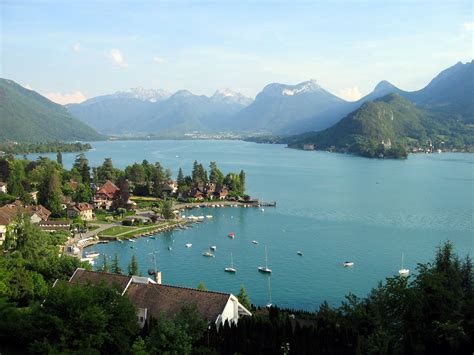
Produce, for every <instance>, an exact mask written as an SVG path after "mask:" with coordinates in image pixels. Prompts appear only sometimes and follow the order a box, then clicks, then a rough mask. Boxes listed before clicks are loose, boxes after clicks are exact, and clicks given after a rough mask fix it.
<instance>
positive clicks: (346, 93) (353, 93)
mask: <svg viewBox="0 0 474 355" xmlns="http://www.w3.org/2000/svg"><path fill="white" fill-rule="evenodd" d="M339 96H340V97H342V98H343V99H345V100H348V101H356V100H359V99H360V98H361V97H362V94H361V93H360V91H359V88H358V87H357V86H354V87H352V88H346V89H342V90H339Z"/></svg>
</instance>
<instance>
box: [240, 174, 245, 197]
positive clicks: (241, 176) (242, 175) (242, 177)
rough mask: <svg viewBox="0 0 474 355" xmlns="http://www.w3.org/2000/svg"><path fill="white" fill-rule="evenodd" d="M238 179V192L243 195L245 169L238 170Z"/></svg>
mask: <svg viewBox="0 0 474 355" xmlns="http://www.w3.org/2000/svg"><path fill="white" fill-rule="evenodd" d="M239 181H240V194H241V195H243V194H244V193H245V171H243V170H240V174H239Z"/></svg>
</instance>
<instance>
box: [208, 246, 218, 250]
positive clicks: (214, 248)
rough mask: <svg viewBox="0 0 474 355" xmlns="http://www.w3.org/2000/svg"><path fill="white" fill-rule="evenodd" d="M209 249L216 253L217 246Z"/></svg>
mask: <svg viewBox="0 0 474 355" xmlns="http://www.w3.org/2000/svg"><path fill="white" fill-rule="evenodd" d="M209 249H211V250H212V251H216V250H217V247H216V246H215V245H211V247H210V248H209Z"/></svg>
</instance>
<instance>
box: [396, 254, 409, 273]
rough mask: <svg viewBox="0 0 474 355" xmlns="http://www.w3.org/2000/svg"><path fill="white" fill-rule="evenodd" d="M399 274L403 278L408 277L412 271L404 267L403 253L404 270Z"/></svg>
mask: <svg viewBox="0 0 474 355" xmlns="http://www.w3.org/2000/svg"><path fill="white" fill-rule="evenodd" d="M398 274H399V275H400V276H403V277H407V276H408V275H410V269H405V268H404V267H403V253H402V268H401V269H400V270H398Z"/></svg>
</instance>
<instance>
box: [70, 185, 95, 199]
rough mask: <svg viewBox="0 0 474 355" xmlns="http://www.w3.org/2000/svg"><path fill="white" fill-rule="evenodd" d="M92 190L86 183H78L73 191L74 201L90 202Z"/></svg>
mask: <svg viewBox="0 0 474 355" xmlns="http://www.w3.org/2000/svg"><path fill="white" fill-rule="evenodd" d="M91 200H92V190H91V188H90V186H89V185H88V184H79V185H78V186H77V189H76V191H75V193H74V201H75V202H91Z"/></svg>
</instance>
